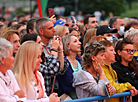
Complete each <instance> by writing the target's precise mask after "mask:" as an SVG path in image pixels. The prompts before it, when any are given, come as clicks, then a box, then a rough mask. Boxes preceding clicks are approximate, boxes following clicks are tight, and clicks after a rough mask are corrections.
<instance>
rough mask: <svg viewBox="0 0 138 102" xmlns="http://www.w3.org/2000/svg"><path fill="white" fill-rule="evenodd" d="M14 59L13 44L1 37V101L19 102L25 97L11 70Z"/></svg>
mask: <svg viewBox="0 0 138 102" xmlns="http://www.w3.org/2000/svg"><path fill="white" fill-rule="evenodd" d="M14 60H15V59H14V57H13V46H12V44H11V43H10V42H9V41H7V40H6V39H4V38H0V102H17V101H19V98H23V97H25V96H24V93H23V91H21V90H20V88H19V86H18V84H17V81H16V79H15V77H14V75H13V73H12V71H11V70H10V69H11V68H13V67H14V66H13V61H14Z"/></svg>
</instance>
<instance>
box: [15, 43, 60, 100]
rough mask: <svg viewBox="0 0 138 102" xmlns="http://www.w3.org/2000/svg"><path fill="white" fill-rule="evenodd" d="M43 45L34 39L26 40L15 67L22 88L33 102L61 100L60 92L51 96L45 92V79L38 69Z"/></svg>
mask: <svg viewBox="0 0 138 102" xmlns="http://www.w3.org/2000/svg"><path fill="white" fill-rule="evenodd" d="M41 51H42V46H41V45H40V44H38V43H36V42H34V41H26V42H24V43H23V44H22V45H21V46H20V48H19V50H18V52H17V54H16V58H15V67H14V69H13V72H14V75H15V78H16V80H17V82H18V84H19V86H20V88H21V89H22V90H23V91H24V93H25V94H26V98H27V100H28V101H32V102H59V101H60V99H59V97H58V94H56V93H53V94H51V95H50V96H49V97H48V96H47V95H46V93H45V87H44V79H43V77H42V75H41V73H40V72H38V71H37V69H39V68H40V63H41V62H42V60H41Z"/></svg>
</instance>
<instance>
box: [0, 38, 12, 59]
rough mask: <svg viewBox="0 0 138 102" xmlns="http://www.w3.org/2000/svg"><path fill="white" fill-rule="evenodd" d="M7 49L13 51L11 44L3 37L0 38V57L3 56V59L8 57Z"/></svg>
mask: <svg viewBox="0 0 138 102" xmlns="http://www.w3.org/2000/svg"><path fill="white" fill-rule="evenodd" d="M8 49H11V50H12V51H13V46H12V44H11V43H10V42H9V41H8V40H6V39H5V38H0V58H1V57H4V59H6V58H8V56H9V50H8Z"/></svg>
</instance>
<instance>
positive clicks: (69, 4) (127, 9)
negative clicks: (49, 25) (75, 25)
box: [0, 0, 138, 20]
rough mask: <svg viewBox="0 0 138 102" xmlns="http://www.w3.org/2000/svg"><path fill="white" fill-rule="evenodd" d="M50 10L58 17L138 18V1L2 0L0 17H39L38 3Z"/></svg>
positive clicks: (46, 10)
mask: <svg viewBox="0 0 138 102" xmlns="http://www.w3.org/2000/svg"><path fill="white" fill-rule="evenodd" d="M40 1H41V3H42V4H43V5H45V6H46V8H45V9H44V11H45V16H47V15H48V8H54V10H55V14H56V15H61V16H69V15H70V14H71V11H73V13H75V15H77V14H78V13H81V14H82V15H85V14H94V12H95V11H100V12H101V13H104V14H105V19H108V18H109V17H110V16H121V17H123V18H124V17H138V0H0V16H4V17H5V18H6V19H8V20H13V19H14V18H15V17H16V15H18V14H20V13H24V14H26V15H31V17H32V16H35V17H39V12H38V6H37V4H38V2H40Z"/></svg>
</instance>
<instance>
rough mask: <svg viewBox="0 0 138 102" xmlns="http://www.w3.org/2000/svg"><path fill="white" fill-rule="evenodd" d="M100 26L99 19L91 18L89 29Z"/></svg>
mask: <svg viewBox="0 0 138 102" xmlns="http://www.w3.org/2000/svg"><path fill="white" fill-rule="evenodd" d="M96 26H98V23H97V19H96V18H95V17H89V19H88V24H87V29H91V28H94V27H96Z"/></svg>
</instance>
